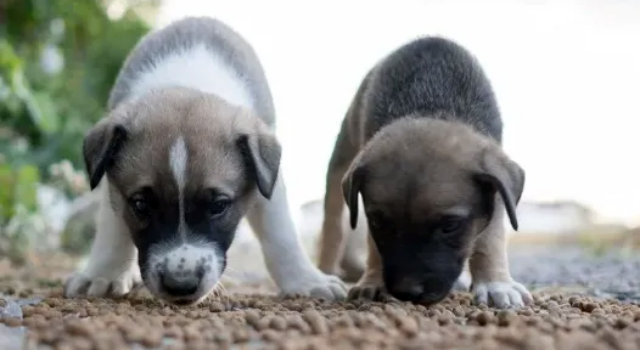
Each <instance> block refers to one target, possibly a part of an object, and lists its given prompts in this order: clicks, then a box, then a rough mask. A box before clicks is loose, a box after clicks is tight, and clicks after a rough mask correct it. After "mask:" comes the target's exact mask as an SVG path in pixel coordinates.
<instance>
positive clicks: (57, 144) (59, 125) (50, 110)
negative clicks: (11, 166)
mask: <svg viewBox="0 0 640 350" xmlns="http://www.w3.org/2000/svg"><path fill="white" fill-rule="evenodd" d="M0 11H2V12H4V16H3V17H4V22H0V23H1V24H0V38H2V39H0V82H1V83H0V125H4V126H8V127H10V128H11V130H12V131H14V132H16V133H17V134H19V135H20V136H21V137H25V138H26V139H27V141H28V143H29V145H30V146H31V149H30V151H29V152H28V154H26V155H22V157H21V160H23V161H28V162H30V163H34V164H36V165H37V166H38V167H39V168H40V170H41V171H43V170H44V169H45V168H46V167H47V166H49V165H50V164H52V163H54V162H57V161H59V160H61V159H69V160H70V161H71V162H72V164H73V165H74V166H75V167H82V155H81V152H82V139H83V137H84V133H85V131H86V130H87V129H88V128H89V127H90V126H91V125H93V124H94V123H95V122H96V121H97V120H98V119H100V118H101V117H102V116H103V113H104V107H105V104H106V101H107V98H108V94H109V90H110V88H111V84H113V81H114V80H115V77H116V75H117V73H118V70H119V68H120V66H121V64H122V62H123V61H124V59H125V58H126V55H127V54H128V52H129V50H130V49H131V48H132V47H133V46H134V45H135V44H136V43H137V41H138V40H139V39H140V37H141V36H142V35H144V34H145V33H146V32H147V31H148V30H149V28H148V25H147V24H146V23H145V22H143V21H142V20H141V19H140V18H139V17H138V16H137V15H135V13H134V12H133V11H129V12H127V13H126V14H125V15H124V16H123V17H122V18H121V19H119V20H117V21H112V20H110V19H109V18H108V16H107V15H106V11H105V8H104V4H103V2H102V1H97V0H84V1H77V0H9V1H8V2H6V3H5V4H4V5H0ZM47 62H48V63H47ZM60 65H62V67H61V70H60V71H59V72H56V68H57V67H55V66H60ZM47 66H49V69H47V68H46V67H47ZM2 143H3V144H2ZM3 146H4V147H3ZM7 147H9V145H7V142H6V140H5V142H1V141H0V151H4V150H3V148H5V149H6V148H7ZM3 153H4V152H3ZM25 156H26V159H25Z"/></svg>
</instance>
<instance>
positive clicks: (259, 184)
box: [65, 18, 346, 304]
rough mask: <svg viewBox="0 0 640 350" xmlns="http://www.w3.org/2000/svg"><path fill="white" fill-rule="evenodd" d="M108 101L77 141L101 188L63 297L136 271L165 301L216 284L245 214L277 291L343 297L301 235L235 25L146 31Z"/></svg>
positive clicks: (115, 283) (258, 78) (184, 23)
mask: <svg viewBox="0 0 640 350" xmlns="http://www.w3.org/2000/svg"><path fill="white" fill-rule="evenodd" d="M108 110H109V111H108V112H109V115H108V116H107V117H106V118H104V119H103V120H101V121H100V122H98V123H97V124H96V125H95V126H94V127H93V128H92V129H91V130H90V131H89V132H88V134H87V136H86V138H85V141H84V157H85V163H86V168H87V171H88V173H89V175H90V182H91V187H92V189H95V188H96V187H98V186H99V189H98V190H99V191H101V196H102V198H101V207H100V211H99V214H98V218H97V232H96V236H95V240H94V242H93V246H92V250H91V252H90V257H89V261H88V266H87V267H86V269H84V270H83V271H80V272H77V273H75V274H74V275H73V276H71V277H70V278H69V280H68V281H67V284H66V288H65V294H66V295H67V296H69V297H74V296H80V295H85V294H86V295H89V296H101V297H104V296H119V295H123V294H126V293H128V292H129V291H130V290H131V289H132V287H134V285H136V284H138V283H139V282H144V284H145V285H146V287H147V288H148V289H149V290H150V291H151V292H152V293H153V294H155V295H156V296H158V297H160V298H162V299H164V300H167V301H170V302H174V303H178V304H191V303H194V302H198V301H200V300H202V299H203V298H205V297H206V296H207V295H208V294H209V293H210V291H211V290H212V289H213V288H214V287H215V285H216V284H217V283H218V281H219V279H220V276H221V275H222V273H223V271H224V270H225V266H226V252H227V249H228V248H229V246H230V245H231V243H232V241H233V238H234V234H235V231H236V228H237V226H238V223H239V221H240V220H241V219H242V218H243V217H245V216H246V217H247V219H248V222H249V224H250V225H251V227H252V229H253V231H254V232H255V233H256V235H257V237H258V239H259V240H260V243H261V246H262V251H263V253H264V256H265V260H266V264H267V268H268V271H269V273H270V275H271V277H272V278H273V280H274V281H275V283H276V285H277V286H278V288H279V289H280V291H281V293H283V294H298V295H308V296H313V297H322V298H326V299H330V300H335V299H342V298H344V297H346V289H345V287H344V284H343V283H342V281H340V280H339V278H337V277H334V276H329V275H325V274H324V273H322V272H320V270H319V269H317V268H316V267H315V266H314V265H313V263H312V262H311V260H310V258H309V257H308V255H307V254H306V253H305V252H304V250H303V248H302V246H301V244H300V242H299V240H298V237H297V234H296V231H295V228H294V224H293V222H292V219H291V217H290V213H289V206H288V203H287V196H286V190H285V185H284V182H283V179H282V176H281V174H280V173H279V167H280V156H281V147H280V144H279V142H278V140H277V139H276V136H275V112H274V106H273V102H272V97H271V93H270V90H269V86H268V84H267V81H266V77H265V74H264V72H263V69H262V67H261V65H260V63H259V61H258V58H257V56H256V54H255V53H254V51H253V49H252V48H251V46H250V45H249V44H248V43H247V42H246V41H245V40H244V39H243V38H242V37H241V36H240V35H238V34H237V33H235V32H234V31H233V30H232V29H230V28H229V27H228V26H226V25H225V24H224V23H221V22H220V21H218V20H214V19H210V18H186V19H183V20H180V21H177V22H175V23H173V24H171V25H169V26H167V27H165V28H164V29H161V30H158V31H155V32H152V33H150V34H148V35H147V36H146V37H144V38H143V39H142V40H141V42H140V43H139V44H138V45H137V46H136V47H135V48H134V49H133V51H132V52H131V53H130V55H129V57H128V58H127V60H126V62H125V63H124V66H123V67H122V70H121V72H120V74H119V76H118V78H117V80H116V82H115V86H114V87H113V90H112V93H111V96H110V100H109V103H108Z"/></svg>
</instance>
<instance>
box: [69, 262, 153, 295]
mask: <svg viewBox="0 0 640 350" xmlns="http://www.w3.org/2000/svg"><path fill="white" fill-rule="evenodd" d="M140 285H142V279H141V277H140V270H139V269H138V267H137V266H132V267H131V268H129V269H127V270H125V271H123V272H118V271H108V270H107V271H90V270H85V271H82V272H80V271H78V272H76V273H74V274H73V275H71V276H70V277H69V278H68V279H67V281H66V283H65V287H64V295H65V297H67V298H76V297H81V296H88V297H100V298H104V297H121V296H123V295H126V294H128V293H129V292H130V291H131V290H132V289H134V288H136V287H138V286H140Z"/></svg>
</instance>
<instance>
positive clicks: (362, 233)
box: [340, 203, 368, 283]
mask: <svg viewBox="0 0 640 350" xmlns="http://www.w3.org/2000/svg"><path fill="white" fill-rule="evenodd" d="M362 208H364V205H363V204H362V203H360V205H359V206H358V210H360V214H359V215H358V227H356V229H355V230H352V229H351V227H350V225H349V213H348V211H346V210H345V211H343V215H342V230H343V232H347V244H346V247H345V248H344V253H343V254H342V260H341V261H340V268H341V269H342V274H341V275H340V276H341V277H342V279H343V280H344V281H346V282H353V283H355V282H357V281H358V280H360V278H361V277H362V275H363V274H364V271H365V269H366V267H367V265H366V254H367V232H368V231H367V216H366V215H365V213H364V210H362Z"/></svg>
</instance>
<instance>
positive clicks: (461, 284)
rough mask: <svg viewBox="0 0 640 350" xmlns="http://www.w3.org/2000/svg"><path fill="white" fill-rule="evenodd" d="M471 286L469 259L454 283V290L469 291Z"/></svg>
mask: <svg viewBox="0 0 640 350" xmlns="http://www.w3.org/2000/svg"><path fill="white" fill-rule="evenodd" d="M469 288H471V273H470V272H469V261H467V262H465V264H464V270H462V273H461V274H460V276H459V277H458V279H457V280H456V283H454V285H453V291H458V292H468V291H469Z"/></svg>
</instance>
